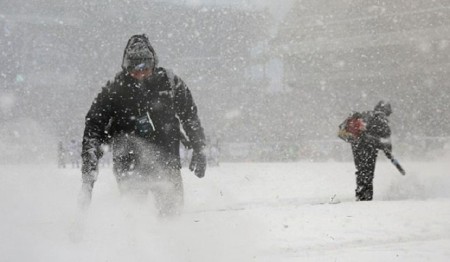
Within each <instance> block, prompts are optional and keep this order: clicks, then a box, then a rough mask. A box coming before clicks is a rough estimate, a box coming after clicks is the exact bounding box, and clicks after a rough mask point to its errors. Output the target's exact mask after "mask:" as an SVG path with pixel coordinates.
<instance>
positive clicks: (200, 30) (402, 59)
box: [0, 0, 450, 163]
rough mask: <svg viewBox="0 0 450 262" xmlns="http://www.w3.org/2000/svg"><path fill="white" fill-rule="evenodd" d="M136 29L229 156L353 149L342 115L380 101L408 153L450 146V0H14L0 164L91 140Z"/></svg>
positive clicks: (2, 85)
mask: <svg viewBox="0 0 450 262" xmlns="http://www.w3.org/2000/svg"><path fill="white" fill-rule="evenodd" d="M138 33H145V34H147V35H148V36H149V38H150V41H151V42H152V44H153V46H154V48H155V50H156V52H157V53H158V55H159V58H160V66H163V67H166V68H171V69H173V70H174V72H175V73H176V74H177V75H179V76H180V77H181V78H182V79H183V80H184V81H185V82H186V83H187V84H188V86H189V88H190V89H191V91H192V92H193V96H194V99H195V101H196V103H197V105H198V107H199V115H200V118H201V120H202V123H203V125H204V128H205V131H206V134H207V136H208V139H209V141H210V143H213V144H217V145H218V148H219V149H220V158H221V160H222V161H299V160H307V161H328V160H334V161H341V160H349V159H351V155H350V154H351V152H350V148H349V145H348V144H346V143H345V142H343V141H340V140H338V139H337V136H336V134H337V129H338V125H339V124H340V123H341V122H342V121H343V120H344V119H345V117H346V116H347V115H348V114H350V113H351V112H352V111H364V110H371V109H373V107H374V106H375V104H376V103H377V102H378V101H379V100H382V99H383V100H387V101H389V102H391V104H392V107H393V111H394V113H393V115H392V116H391V126H392V130H393V145H394V153H395V154H396V155H397V157H398V158H399V159H405V158H408V159H413V160H428V159H433V158H435V157H442V156H443V155H445V154H446V152H449V151H450V119H449V116H450V110H449V109H450V105H449V104H450V81H449V80H450V74H449V71H450V52H449V51H450V2H449V1H448V0H435V1H432V0H430V1H423V0H395V1H369V0H335V1H327V0H303V1H302V0H284V1H277V0H265V1H256V0H254V1H251V0H247V1H244V0H234V1H225V0H222V1H220V0H215V1H214V0H209V1H207V0H191V1H188V0H185V1H182V0H172V1H155V0H146V1H144V0H136V1H130V0H114V1H113V0H95V1H75V0H73V1H70V0H34V1H28V0H15V1H7V0H3V1H1V2H0V58H1V63H0V148H1V152H0V163H28V162H36V161H38V162H42V161H48V160H49V161H56V156H57V145H58V142H63V143H66V142H68V141H70V140H75V141H81V137H82V133H83V129H84V117H85V114H86V113H87V111H88V109H89V107H90V105H91V103H92V101H93V99H94V98H95V96H96V94H97V93H98V92H99V91H100V89H101V87H102V86H104V85H105V83H106V82H107V81H108V80H111V79H113V78H114V76H115V74H116V73H117V72H119V70H121V69H120V65H121V61H122V55H123V49H124V47H125V45H126V42H127V40H128V38H129V37H130V36H131V35H133V34H138ZM447 156H448V155H447Z"/></svg>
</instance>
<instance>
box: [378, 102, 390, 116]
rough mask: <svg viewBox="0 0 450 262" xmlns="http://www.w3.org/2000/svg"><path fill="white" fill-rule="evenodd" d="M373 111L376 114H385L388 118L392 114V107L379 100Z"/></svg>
mask: <svg viewBox="0 0 450 262" xmlns="http://www.w3.org/2000/svg"><path fill="white" fill-rule="evenodd" d="M374 110H375V111H378V112H383V113H385V114H386V115H387V116H389V115H390V114H392V107H391V104H390V103H388V102H385V101H383V100H381V101H380V102H378V104H377V105H376V106H375V109H374Z"/></svg>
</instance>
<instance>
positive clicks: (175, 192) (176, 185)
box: [113, 152, 184, 217]
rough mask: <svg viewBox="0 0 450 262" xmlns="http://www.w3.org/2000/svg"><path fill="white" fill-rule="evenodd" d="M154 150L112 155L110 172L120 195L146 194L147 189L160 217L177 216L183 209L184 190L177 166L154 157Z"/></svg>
mask: <svg viewBox="0 0 450 262" xmlns="http://www.w3.org/2000/svg"><path fill="white" fill-rule="evenodd" d="M153 153H154V152H146V154H144V155H145V156H147V157H145V158H143V157H142V156H140V157H138V156H136V155H132V154H128V155H125V156H115V157H114V161H113V162H114V165H113V166H114V175H115V177H116V181H117V184H118V186H119V190H120V193H121V194H134V195H135V196H138V197H147V195H148V193H149V192H151V193H152V194H153V196H154V199H155V202H156V203H155V204H156V208H157V209H158V211H159V215H160V216H162V217H167V216H174V215H178V214H179V213H180V212H181V209H182V208H183V204H184V200H183V198H184V197H183V196H184V191H183V180H182V177H181V172H180V168H179V167H178V166H174V165H168V164H167V163H168V162H166V161H161V160H160V159H155V158H154V157H152V156H154V154H153Z"/></svg>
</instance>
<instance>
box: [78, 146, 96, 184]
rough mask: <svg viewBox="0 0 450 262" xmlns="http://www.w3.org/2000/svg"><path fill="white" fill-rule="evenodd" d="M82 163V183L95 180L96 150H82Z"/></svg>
mask: <svg viewBox="0 0 450 262" xmlns="http://www.w3.org/2000/svg"><path fill="white" fill-rule="evenodd" d="M82 157H83V163H82V166H81V174H82V178H83V183H93V182H95V181H96V180H97V175H98V171H97V166H98V156H97V153H96V150H95V149H93V148H91V149H89V150H87V151H86V152H83V154H82Z"/></svg>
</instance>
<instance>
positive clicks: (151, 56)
mask: <svg viewBox="0 0 450 262" xmlns="http://www.w3.org/2000/svg"><path fill="white" fill-rule="evenodd" d="M158 62H159V59H158V56H157V55H156V52H155V50H154V49H153V46H152V45H151V44H150V41H149V40H148V37H147V36H146V35H145V34H141V35H133V36H132V37H130V39H129V40H128V43H127V45H126V46H125V50H124V51H123V58H122V69H123V70H129V69H130V68H134V67H135V66H144V67H151V68H155V67H157V66H158Z"/></svg>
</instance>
